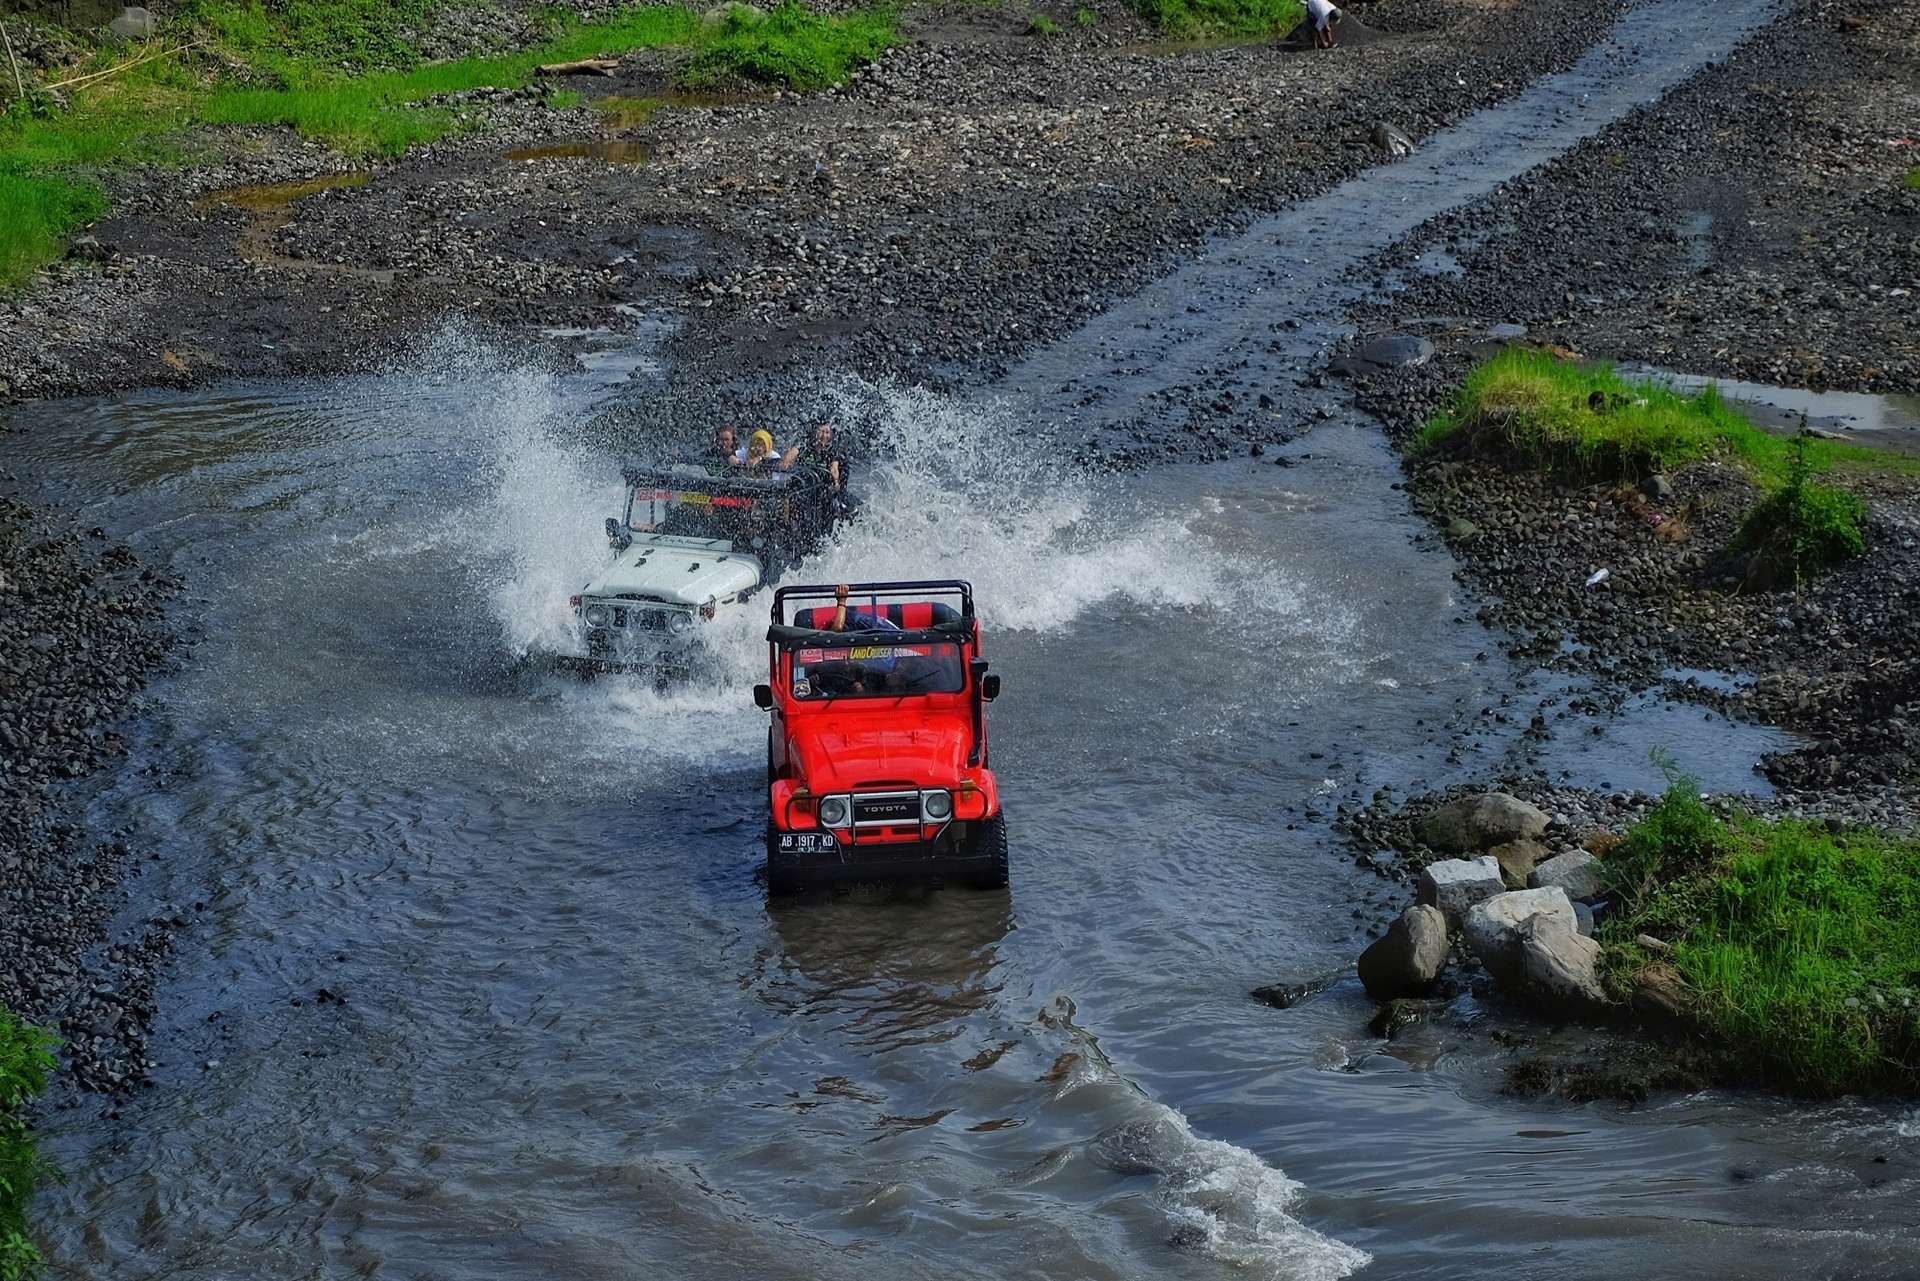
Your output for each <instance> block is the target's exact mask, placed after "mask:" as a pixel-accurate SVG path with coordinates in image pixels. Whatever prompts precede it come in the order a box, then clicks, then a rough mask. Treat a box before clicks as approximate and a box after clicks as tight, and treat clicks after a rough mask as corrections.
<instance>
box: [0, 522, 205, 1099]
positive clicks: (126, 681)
mask: <svg viewBox="0 0 1920 1281" xmlns="http://www.w3.org/2000/svg"><path fill="white" fill-rule="evenodd" d="M177 587H178V583H177V582H176V580H174V579H173V578H172V577H171V576H170V575H167V574H164V573H160V572H157V571H155V570H152V569H150V568H147V567H145V566H142V565H141V564H140V562H139V561H138V559H137V558H135V556H134V555H133V553H132V552H131V551H130V550H129V549H128V548H127V547H125V546H124V545H122V544H120V543H117V542H114V541H112V540H110V539H108V538H107V537H106V536H105V535H104V534H103V533H102V532H101V531H99V530H97V529H96V530H91V531H84V532H83V531H77V530H73V529H70V528H67V527H66V526H65V524H64V523H63V522H62V521H61V520H60V519H59V518H58V517H57V516H55V515H53V514H51V513H49V512H47V511H45V510H44V509H41V508H38V507H35V506H32V505H29V504H27V503H25V502H22V501H20V500H18V499H15V498H11V497H0V686H3V687H4V689H5V691H6V696H5V698H4V699H3V700H0V955H4V956H6V958H7V963H6V965H5V966H4V967H0V1006H5V1007H7V1008H9V1009H12V1010H14V1011H15V1012H17V1013H19V1014H21V1015H23V1016H25V1017H26V1018H28V1019H30V1020H33V1021H34V1022H37V1023H41V1024H43V1025H45V1026H48V1027H53V1028H57V1029H58V1031H59V1033H60V1037H61V1040H62V1043H63V1044H62V1050H61V1056H62V1059H63V1061H64V1062H65V1063H66V1065H67V1067H68V1069H69V1070H70V1071H71V1072H72V1074H73V1076H74V1078H75V1079H76V1080H77V1081H79V1082H80V1083H81V1084H83V1085H86V1086H89V1087H91V1088H95V1089H101V1090H107V1091H112V1092H119V1091H122V1090H125V1089H128V1088H131V1086H132V1085H133V1084H134V1083H136V1082H138V1081H139V1080H141V1079H142V1078H144V1077H145V1076H146V1075H147V1069H148V1060H147V1035H148V1031H149V1021H150V1019H151V1018H152V1015H153V984H154V977H155V974H154V970H155V966H156V964H157V963H158V962H159V961H160V960H161V959H162V958H164V957H165V955H166V954H167V951H168V950H169V948H170V946H171V938H172V934H173V932H174V931H175V930H177V929H178V928H180V927H182V926H185V925H187V924H188V923H189V917H190V914H191V911H192V909H191V908H187V909H185V910H184V911H182V910H180V909H176V908H174V907H172V906H171V905H165V906H160V905H156V906H155V910H154V912H153V914H151V915H150V916H148V917H146V918H144V919H137V920H131V921H129V920H124V919H121V913H120V909H121V908H122V906H123V905H124V904H125V902H126V896H125V894H124V892H123V881H124V880H125V879H126V878H127V877H129V875H130V874H131V873H132V872H134V871H135V870H136V869H137V866H138V863H139V861H140V855H139V853H138V851H136V850H133V849H131V848H129V847H128V845H127V843H126V842H125V841H124V840H123V839H121V835H122V834H120V833H115V832H96V831H91V830H89V829H88V827H87V826H86V825H85V823H84V821H83V817H82V812H81V811H82V801H83V795H82V793H81V791H80V790H79V789H80V788H81V786H82V783H81V780H84V779H87V778H88V777H89V776H92V775H95V774H97V773H100V772H101V771H104V770H107V769H110V768H111V767H113V766H114V765H116V764H117V763H118V762H119V761H120V760H121V759H122V757H123V756H124V755H125V746H126V745H125V743H124V741H123V739H122V737H121V733H122V729H123V728H124V726H125V725H126V724H127V722H128V719H129V717H130V715H133V714H136V713H137V712H138V710H139V694H140V691H141V690H142V688H143V687H144V686H145V685H146V683H147V680H148V678H149V677H150V676H151V675H152V674H153V673H154V672H155V671H156V670H157V669H158V668H159V667H160V666H161V665H162V664H163V663H164V662H166V661H167V659H168V654H169V647H170V644H171V640H170V637H169V634H168V630H167V627H166V618H165V612H164V611H165V606H166V602H167V599H168V597H169V596H171V595H172V594H173V592H174V591H175V589H176V588H177Z"/></svg>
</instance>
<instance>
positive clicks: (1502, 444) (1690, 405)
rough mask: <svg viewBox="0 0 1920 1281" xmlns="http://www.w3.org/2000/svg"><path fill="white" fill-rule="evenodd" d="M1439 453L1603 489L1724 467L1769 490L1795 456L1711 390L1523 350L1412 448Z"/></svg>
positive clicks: (1839, 454)
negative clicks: (1535, 470) (1510, 462)
mask: <svg viewBox="0 0 1920 1281" xmlns="http://www.w3.org/2000/svg"><path fill="white" fill-rule="evenodd" d="M1442 445H1445V446H1448V447H1454V448H1457V447H1463V446H1464V447H1469V448H1471V449H1473V450H1474V451H1476V452H1482V453H1489V454H1493V455H1496V456H1504V457H1507V458H1511V459H1514V460H1517V461H1519V462H1522V463H1526V464H1530V465H1535V466H1540V467H1544V468H1546V469H1547V470H1550V471H1556V472H1564V473H1570V474H1573V475H1576V476H1583V477H1598V478H1602V479H1620V478H1636V477H1640V476H1645V475H1647V474H1648V473H1651V472H1656V471H1666V470H1670V469H1672V468H1674V467H1678V466H1681V465H1683V464H1686V463H1690V462H1695V461H1698V460H1700V459H1703V458H1711V457H1724V458H1729V459H1731V460H1733V461H1737V462H1739V463H1740V464H1742V465H1743V466H1745V467H1746V468H1747V469H1748V470H1749V471H1750V472H1752V473H1753V474H1754V476H1755V477H1756V478H1758V479H1759V480H1761V481H1762V482H1763V483H1768V484H1784V483H1785V482H1786V481H1787V479H1788V477H1789V473H1790V471H1791V469H1792V467H1793V459H1794V457H1795V454H1794V449H1795V447H1796V446H1795V445H1794V444H1793V443H1792V442H1791V441H1790V440H1789V438H1787V437H1782V436H1774V435H1769V434H1768V433H1766V432H1764V431H1761V430H1760V429H1759V428H1758V427H1755V426H1754V425H1753V424H1752V423H1750V422H1748V421H1747V419H1746V418H1745V417H1744V416H1742V415H1741V414H1740V413H1739V412H1738V411H1736V410H1735V409H1733V408H1732V407H1731V406H1729V405H1728V404H1727V403H1726V402H1725V401H1723V400H1722V399H1721V398H1720V393H1719V392H1718V391H1717V390H1715V389H1714V388H1713V387H1711V386H1708V387H1706V388H1704V389H1702V390H1701V391H1698V392H1695V393H1692V394H1687V393H1684V392H1678V391H1675V390H1673V389H1672V388H1671V387H1667V386H1664V385H1662V384H1660V383H1657V382H1645V381H1642V382H1630V381H1628V380H1627V379H1624V378H1622V377H1620V375H1618V374H1617V373H1615V372H1614V371H1613V370H1612V369H1610V368H1608V367H1606V366H1604V365H1598V366H1596V365H1581V364H1575V363H1574V362H1572V361H1568V360H1562V359H1560V358H1559V357H1557V356H1552V355H1549V354H1548V353H1546V352H1542V351H1535V350H1533V349H1531V348H1526V347H1509V348H1508V349H1506V350H1505V351H1503V352H1501V353H1500V354H1499V355H1497V356H1494V357H1493V358H1492V359H1490V360H1487V361H1485V362H1484V363H1482V364H1481V365H1479V366H1477V367H1476V368H1475V369H1474V370H1473V371H1472V372H1471V373H1469V374H1468V375H1467V379H1466V381H1465V382H1464V383H1462V384H1461V386H1460V390H1459V391H1458V392H1456V393H1455V395H1454V399H1453V402H1452V404H1451V405H1449V406H1448V408H1447V409H1446V410H1445V411H1444V412H1442V413H1441V414H1440V415H1439V416H1437V417H1435V418H1434V419H1432V420H1431V421H1429V422H1428V423H1427V424H1426V427H1425V428H1424V429H1423V430H1422V432H1421V434H1420V436H1419V438H1418V440H1417V441H1416V442H1415V446H1414V447H1415V448H1416V449H1420V450H1424V449H1432V448H1436V447H1440V446H1442ZM1798 448H1800V449H1801V450H1803V451H1804V452H1803V454H1802V455H1801V456H1802V457H1803V458H1804V460H1805V462H1806V464H1807V466H1808V467H1810V468H1811V470H1812V471H1813V472H1822V471H1827V470H1830V469H1832V468H1834V467H1838V466H1843V465H1851V466H1872V467H1879V468H1882V469H1886V468H1895V469H1901V470H1920V462H1916V460H1911V459H1902V458H1900V457H1898V456H1896V455H1891V454H1886V453H1883V452H1881V451H1879V450H1874V449H1868V448H1866V447H1864V446H1860V445H1851V444H1848V443H1846V442H1844V441H1831V440H1822V439H1811V440H1806V441H1804V442H1803V443H1802V444H1800V445H1799V446H1798Z"/></svg>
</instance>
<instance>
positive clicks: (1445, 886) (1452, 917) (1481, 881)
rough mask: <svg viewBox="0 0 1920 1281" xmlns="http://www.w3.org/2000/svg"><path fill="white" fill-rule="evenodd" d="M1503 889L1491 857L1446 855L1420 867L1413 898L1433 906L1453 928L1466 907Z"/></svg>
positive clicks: (1498, 868) (1463, 915) (1457, 924)
mask: <svg viewBox="0 0 1920 1281" xmlns="http://www.w3.org/2000/svg"><path fill="white" fill-rule="evenodd" d="M1506 888H1507V885H1506V882H1505V881H1503V880H1501V879H1500V864H1499V862H1498V861H1497V860H1496V859H1495V858H1494V857H1493V856H1492V855H1490V854H1489V855H1487V856H1486V857H1484V858H1446V859H1441V860H1440V861H1439V862H1437V863H1429V864H1427V865H1426V866H1425V867H1424V868H1422V869H1421V870H1420V883H1419V885H1418V886H1417V887H1415V889H1414V892H1413V901H1414V902H1416V903H1424V904H1426V905H1427V906H1428V907H1437V908H1439V909H1440V913H1441V915H1443V916H1445V917H1446V918H1447V924H1448V925H1451V926H1453V927H1454V928H1455V929H1458V928H1459V927H1460V923H1461V922H1462V921H1464V920H1465V919H1466V917H1467V909H1468V908H1470V907H1472V906H1473V905H1474V904H1475V903H1479V902H1481V901H1483V900H1485V899H1490V898H1492V897H1493V896H1494V895H1495V894H1499V893H1501V892H1502V891H1504V890H1505V889H1506Z"/></svg>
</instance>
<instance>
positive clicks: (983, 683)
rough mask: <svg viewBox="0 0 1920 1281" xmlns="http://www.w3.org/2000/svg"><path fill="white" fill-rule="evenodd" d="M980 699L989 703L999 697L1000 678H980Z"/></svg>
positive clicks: (994, 676)
mask: <svg viewBox="0 0 1920 1281" xmlns="http://www.w3.org/2000/svg"><path fill="white" fill-rule="evenodd" d="M980 697H981V698H983V699H985V700H986V701H987V702H989V703H991V702H992V701H993V700H994V699H996V698H998V697H1000V677H999V676H998V675H997V674H994V675H987V676H982V677H981V678H980Z"/></svg>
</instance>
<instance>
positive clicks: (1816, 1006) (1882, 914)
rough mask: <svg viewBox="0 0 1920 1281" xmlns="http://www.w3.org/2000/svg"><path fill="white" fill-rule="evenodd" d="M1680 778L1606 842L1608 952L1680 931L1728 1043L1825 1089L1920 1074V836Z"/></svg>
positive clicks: (1903, 1081) (1909, 1085)
mask: <svg viewBox="0 0 1920 1281" xmlns="http://www.w3.org/2000/svg"><path fill="white" fill-rule="evenodd" d="M1695 787H1696V785H1695V784H1694V783H1693V781H1692V780H1690V779H1685V778H1682V779H1679V780H1677V781H1676V782H1675V783H1674V784H1673V785H1672V786H1671V787H1670V788H1669V789H1668V791H1667V794H1666V796H1665V797H1664V798H1663V799H1662V800H1661V802H1660V804H1659V805H1658V806H1657V807H1656V808H1655V809H1654V810H1653V812H1652V813H1650V814H1649V815H1648V816H1647V818H1646V819H1644V820H1643V821H1642V822H1641V823H1639V824H1638V825H1636V826H1635V827H1634V828H1633V829H1632V830H1631V831H1630V832H1629V833H1628V834H1627V836H1626V839H1625V840H1623V841H1622V842H1621V843H1620V844H1619V845H1618V846H1616V847H1615V848H1614V849H1613V850H1610V851H1608V854H1607V858H1606V860H1605V867H1606V871H1607V876H1608V880H1609V885H1610V888H1611V889H1613V890H1614V892H1616V893H1617V894H1618V895H1619V897H1620V908H1619V910H1617V911H1616V912H1614V913H1613V914H1611V916H1609V917H1608V918H1607V920H1606V922H1605V924H1604V927H1603V929H1602V936H1603V940H1604V941H1605V942H1606V944H1607V946H1608V951H1609V954H1610V955H1611V956H1613V957H1615V958H1620V959H1624V960H1626V961H1628V962H1629V963H1631V962H1632V960H1633V959H1634V958H1636V957H1638V956H1639V950H1638V948H1637V946H1636V945H1635V944H1634V943H1633V940H1634V938H1635V937H1636V936H1638V935H1640V934H1650V935H1653V936H1655V937H1659V938H1663V939H1666V940H1667V941H1669V942H1670V943H1671V944H1672V947H1673V964H1674V966H1675V967H1676V968H1677V969H1678V970H1679V971H1680V973H1681V975H1682V976H1683V977H1684V978H1685V979H1686V981H1687V983H1688V985H1689V987H1690V988H1691V989H1692V991H1693V993H1694V995H1695V997H1696V999H1697V1001H1698V1003H1699V1012H1700V1015H1701V1017H1702V1018H1703V1019H1704V1020H1705V1021H1706V1023H1707V1024H1708V1025H1709V1026H1710V1027H1711V1028H1712V1029H1713V1030H1714V1031H1715V1032H1717V1033H1718V1034H1719V1035H1720V1036H1721V1037H1722V1038H1724V1039H1725V1041H1726V1042H1727V1043H1728V1044H1727V1048H1728V1049H1730V1050H1733V1051H1735V1052H1736V1053H1738V1054H1740V1055H1741V1056H1743V1057H1744V1058H1745V1059H1746V1060H1747V1061H1748V1062H1749V1063H1751V1064H1752V1065H1754V1066H1756V1067H1758V1068H1760V1069H1762V1070H1763V1072H1764V1073H1765V1074H1767V1075H1769V1076H1772V1077H1774V1078H1775V1079H1778V1080H1780V1081H1782V1082H1784V1083H1786V1084H1789V1085H1793V1086H1796V1087H1799V1088H1802V1089H1806V1090H1810V1091H1814V1092H1818V1093H1823V1094H1824V1093H1837V1092H1841V1091H1847V1090H1856V1089H1862V1088H1876V1087H1879V1088H1887V1087H1891V1088H1898V1089H1903V1090H1912V1089H1915V1088H1916V1087H1920V1056H1917V1055H1916V1051H1920V1022H1917V1021H1916V1020H1920V1011H1916V1009H1915V1008H1914V1005H1913V1002H1914V1000H1915V999H1916V994H1915V992H1914V986H1915V985H1916V984H1920V841H1915V840H1913V839H1910V838H1909V839H1900V838H1894V837H1890V836H1887V835H1884V834H1880V833H1875V832H1870V831H1866V830H1862V829H1855V830H1851V831H1846V832H1840V833H1836V832H1833V831H1830V830H1829V829H1828V828H1827V827H1826V826H1825V825H1823V824H1817V823H1811V822H1804V821H1796V820H1783V821H1781V822H1777V823H1767V822H1761V821H1758V820H1754V819H1749V818H1745V817H1740V816H1732V817H1720V816H1718V815H1715V814H1714V813H1713V812H1712V811H1710V810H1709V809H1708V808H1707V807H1706V806H1705V805H1704V804H1703V803H1701V801H1700V800H1699V798H1698V796H1697V794H1696V791H1695Z"/></svg>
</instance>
